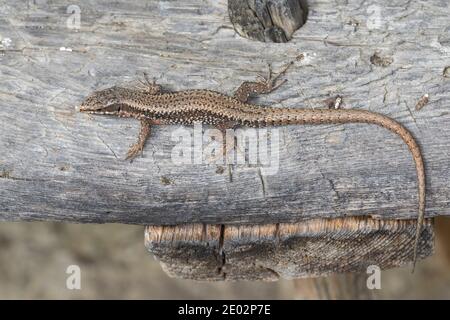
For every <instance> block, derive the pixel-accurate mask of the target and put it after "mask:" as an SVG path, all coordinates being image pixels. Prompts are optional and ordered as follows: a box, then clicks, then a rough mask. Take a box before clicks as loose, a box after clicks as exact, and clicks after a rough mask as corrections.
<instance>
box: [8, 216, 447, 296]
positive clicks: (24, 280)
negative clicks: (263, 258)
mask: <svg viewBox="0 0 450 320" xmlns="http://www.w3.org/2000/svg"><path fill="white" fill-rule="evenodd" d="M435 229H436V252H435V255H434V256H432V257H430V258H428V259H427V260H425V261H421V262H420V263H419V264H418V267H417V268H416V272H415V273H414V274H411V268H410V267H406V268H401V269H395V270H387V271H383V272H382V274H381V290H372V294H373V297H374V298H380V299H389V298H395V299H418V298H423V299H450V219H449V218H437V219H436V220H435ZM0 248H1V250H0V299H303V298H311V296H310V295H308V294H306V293H305V290H307V288H310V287H311V283H312V282H311V280H308V279H306V280H304V279H300V280H295V281H293V280H281V281H277V282H269V283H264V282H235V283H230V282H222V283H220V282H215V283H211V282H196V281H189V280H180V279H172V278H169V277H168V276H167V275H166V274H165V273H164V272H163V271H162V270H161V268H160V266H159V263H158V262H157V261H156V260H155V259H154V258H153V256H152V255H151V254H149V253H148V252H147V251H146V249H145V247H144V227H143V226H129V225H118V224H116V225H114V224H107V225H81V224H79V225H77V224H67V223H38V222H32V223H27V222H10V223H0ZM74 264H75V265H78V266H80V268H81V290H68V289H67V288H66V279H67V277H68V275H67V274H66V269H67V267H68V266H69V265H74ZM349 279H351V278H348V276H345V275H340V276H333V277H331V278H328V279H327V278H321V279H318V280H315V281H319V282H320V281H321V282H322V283H324V282H329V281H334V282H335V283H336V281H337V282H339V281H340V282H341V286H342V287H343V289H342V290H346V289H345V282H346V281H347V282H348V281H350V280H349ZM314 283H318V282H314ZM342 283H344V285H342ZM341 296H342V295H341Z"/></svg>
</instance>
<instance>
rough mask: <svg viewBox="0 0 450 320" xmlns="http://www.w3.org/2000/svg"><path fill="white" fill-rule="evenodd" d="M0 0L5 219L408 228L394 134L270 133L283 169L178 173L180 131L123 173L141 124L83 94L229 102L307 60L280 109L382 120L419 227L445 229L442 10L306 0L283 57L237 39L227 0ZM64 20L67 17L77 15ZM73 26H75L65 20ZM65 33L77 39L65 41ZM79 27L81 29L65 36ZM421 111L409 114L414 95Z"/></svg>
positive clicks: (275, 98)
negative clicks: (135, 92) (413, 151)
mask: <svg viewBox="0 0 450 320" xmlns="http://www.w3.org/2000/svg"><path fill="white" fill-rule="evenodd" d="M72 4H73V2H72V1H52V2H47V1H44V0H42V1H35V2H17V1H2V6H1V9H0V35H1V37H2V40H1V45H2V47H1V48H0V49H1V52H0V73H1V77H0V88H1V89H0V119H1V123H2V125H1V126H0V136H1V139H0V154H1V157H0V208H1V210H0V220H58V221H76V222H97V223H102V222H121V223H133V224H152V225H175V224H179V223H211V224H223V223H235V224H245V223H251V224H258V223H266V224H267V223H279V222H297V221H301V220H308V219H312V218H331V217H332V218H338V217H343V216H368V215H370V216H373V217H377V218H387V219H414V218H416V216H417V184H416V173H415V170H414V164H413V161H412V159H411V156H410V154H409V152H408V150H407V148H406V146H405V145H404V144H403V143H402V141H401V140H400V139H399V138H398V137H396V136H395V135H394V134H392V133H389V132H387V131H386V130H383V129H382V128H378V127H375V126H369V125H325V126H315V127H311V126H290V127H285V128H281V129H280V131H279V132H280V150H279V153H278V154H279V170H278V173H277V174H276V175H272V176H262V175H261V170H260V167H259V166H254V165H236V166H233V167H232V168H231V170H230V171H229V170H228V167H221V166H217V165H216V164H198V165H182V166H180V165H175V164H173V163H172V161H171V159H170V154H171V151H172V148H173V146H174V145H175V142H172V141H171V133H172V132H173V131H174V129H176V128H175V127H159V128H155V130H153V135H152V139H151V141H150V143H149V144H148V145H147V148H146V149H145V151H144V156H143V157H142V158H139V159H137V160H136V161H134V162H133V163H132V164H130V163H128V162H126V161H123V157H124V156H125V153H126V150H127V149H128V147H129V145H130V144H132V143H133V142H134V141H135V139H136V135H137V131H138V127H139V123H137V122H136V121H133V120H130V119H116V118H111V119H109V118H105V117H88V116H86V115H83V114H80V113H79V112H78V111H77V109H76V106H77V105H78V104H79V103H80V102H81V100H82V99H83V98H84V97H85V96H86V95H88V94H89V93H90V92H91V91H92V90H95V89H99V88H104V87H108V86H112V85H115V84H124V83H126V82H131V81H132V80H136V79H137V78H139V77H141V76H142V73H143V72H144V71H145V72H147V73H149V74H150V76H155V77H156V78H157V81H158V82H159V83H161V84H162V85H163V86H164V87H165V88H166V89H170V90H177V89H186V88H209V89H213V90H220V91H222V92H229V93H231V92H232V91H233V90H234V89H235V88H236V87H237V86H238V85H239V84H240V83H241V82H242V81H244V80H251V79H254V78H255V77H256V75H257V73H261V72H264V71H265V70H266V65H267V63H268V62H270V63H273V64H274V66H275V67H276V68H277V67H279V66H281V65H282V64H284V63H285V62H287V61H289V60H293V59H295V58H296V57H298V56H300V55H302V57H303V59H300V60H301V61H297V63H296V66H295V68H293V69H292V70H291V72H290V73H289V74H288V76H287V78H288V80H289V82H288V83H287V84H285V85H284V86H283V87H281V88H280V89H279V90H278V91H277V92H275V93H273V94H271V95H270V96H267V97H261V98H260V99H258V100H256V101H257V102H260V103H263V104H270V103H277V104H278V105H280V106H286V107H308V108H313V107H314V108H322V107H326V105H327V103H329V102H327V101H328V100H327V99H329V98H330V97H334V96H336V95H341V96H342V97H343V107H344V108H350V107H351V108H361V109H367V110H373V111H377V112H380V113H383V114H387V115H389V116H391V117H393V118H395V119H396V120H398V121H400V122H401V123H403V124H404V125H405V126H406V127H408V129H410V130H411V131H412V132H413V133H414V134H415V136H416V137H417V139H418V141H419V143H420V144H421V146H422V150H423V154H424V157H425V162H426V169H427V176H428V180H427V183H428V186H427V187H428V197H427V216H428V217H431V216H434V215H448V214H449V212H450V211H449V208H450V200H449V199H450V186H449V184H448V180H449V171H448V159H449V149H450V148H449V146H450V128H449V126H448V123H449V120H450V113H449V111H448V106H449V105H450V82H449V78H448V77H446V76H445V74H446V73H445V71H444V70H445V68H446V67H448V66H450V56H449V53H450V41H449V36H448V13H449V7H448V6H449V5H448V2H447V1H441V0H431V1H426V2H417V1H374V0H372V1H365V2H364V3H359V2H346V1H337V2H336V1H331V2H330V1H323V0H320V1H319V0H311V1H308V4H309V15H308V21H307V23H306V24H305V25H304V26H303V27H302V28H300V29H299V30H298V31H297V32H296V33H295V34H294V36H293V38H292V40H291V41H290V42H288V43H286V44H274V43H261V42H257V41H249V40H247V39H243V38H242V37H240V36H238V35H237V34H236V33H235V31H234V30H233V28H232V26H231V24H230V22H229V18H228V13H227V3H226V1H217V2H216V1H213V2H208V3H205V2H204V1H194V0H187V1H170V2H166V1H161V2H160V1H133V2H114V3H113V4H112V3H111V2H110V1H100V0H98V1H94V0H92V1H86V2H83V3H82V4H80V10H81V16H80V18H81V19H80V23H81V24H80V28H79V29H77V28H72V27H74V24H73V22H76V21H77V20H76V19H71V18H70V14H68V13H66V12H67V8H68V6H69V5H72ZM71 12H76V10H75V11H71ZM68 19H69V24H68V22H67V20H68ZM68 26H71V28H68ZM75 26H76V23H75ZM426 93H428V94H429V102H428V104H427V105H425V106H424V107H423V108H422V109H421V110H420V111H416V110H415V109H414V107H415V105H416V103H417V101H418V100H419V99H420V97H422V96H423V95H424V94H426Z"/></svg>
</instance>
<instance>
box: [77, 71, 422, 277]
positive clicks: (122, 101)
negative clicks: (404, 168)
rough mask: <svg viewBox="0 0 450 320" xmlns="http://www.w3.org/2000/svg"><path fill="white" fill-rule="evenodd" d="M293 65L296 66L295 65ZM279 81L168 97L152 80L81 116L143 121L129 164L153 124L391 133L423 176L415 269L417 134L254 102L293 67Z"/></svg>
mask: <svg viewBox="0 0 450 320" xmlns="http://www.w3.org/2000/svg"><path fill="white" fill-rule="evenodd" d="M291 64H292V63H291ZM291 64H288V65H287V67H285V68H284V69H283V71H281V72H280V73H278V74H277V75H276V76H273V75H272V72H271V70H270V68H269V75H268V76H267V78H263V79H261V80H259V81H256V82H248V81H246V82H244V83H242V84H241V86H240V87H239V88H238V89H237V90H236V92H235V93H234V95H233V96H227V95H225V94H222V93H219V92H216V91H211V90H185V91H178V92H162V90H161V86H160V85H158V84H156V83H155V82H152V83H151V82H150V81H148V79H147V77H146V80H147V83H146V87H145V88H138V89H129V88H122V87H111V88H108V89H104V90H100V91H95V92H94V93H92V94H91V95H90V96H89V97H87V98H86V100H85V101H84V102H83V103H82V104H81V107H80V111H82V112H87V113H92V114H105V115H115V116H118V117H126V118H130V117H131V118H136V119H139V120H140V121H141V129H140V133H139V138H138V141H137V142H136V143H135V144H133V145H132V146H131V148H130V149H129V151H128V153H127V159H132V158H134V157H136V156H137V155H138V154H139V153H140V152H142V150H143V148H144V145H145V142H146V140H147V138H148V137H149V135H150V128H151V126H152V125H165V124H181V125H190V124H193V123H194V122H200V123H203V124H210V125H214V126H217V127H218V128H220V129H222V130H223V129H224V128H232V127H234V126H249V127H265V126H281V125H293V124H327V123H328V124H334V123H336V124H337V123H369V124H376V125H379V126H381V127H383V128H386V129H388V130H390V131H392V132H394V133H396V134H397V135H399V136H400V137H401V138H402V139H403V141H404V142H405V143H406V144H407V145H408V147H409V150H410V151H411V153H412V156H413V158H414V162H415V165H416V171H417V181H418V190H419V210H418V218H417V227H416V234H415V245H414V258H413V270H414V266H415V264H416V260H417V254H418V246H419V240H420V235H421V231H422V226H423V222H424V217H425V169H424V163H423V159H422V154H421V151H420V148H419V145H418V144H417V142H416V140H415V139H414V137H413V136H412V134H411V133H410V132H409V131H408V130H407V129H406V128H405V127H404V126H403V125H401V124H400V123H398V122H397V121H395V120H393V119H391V118H389V117H387V116H385V115H382V114H379V113H375V112H371V111H366V110H356V109H300V108H299V109H297V108H274V107H266V106H259V105H254V104H250V103H248V99H249V97H250V96H251V95H257V94H263V93H270V92H272V91H273V90H275V89H276V88H278V87H279V86H280V85H282V84H283V83H284V82H285V81H286V80H284V81H280V82H278V83H277V80H278V79H279V77H280V76H281V75H282V74H284V73H285V72H286V70H287V68H288V67H289V66H290V65H291Z"/></svg>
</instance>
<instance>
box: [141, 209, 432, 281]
mask: <svg viewBox="0 0 450 320" xmlns="http://www.w3.org/2000/svg"><path fill="white" fill-rule="evenodd" d="M414 234H415V221H414V220H383V221H380V220H375V219H371V218H341V219H314V220H309V221H305V222H301V223H289V224H283V223H281V224H266V225H226V226H225V225H205V224H187V225H178V226H147V227H146V231H145V245H146V247H147V248H148V250H149V251H150V252H151V253H152V254H154V255H155V257H156V258H157V259H158V260H159V261H160V263H161V266H162V268H163V269H164V270H165V271H166V273H167V274H169V275H170V276H172V277H179V278H184V279H195V280H217V281H220V280H265V281H273V280H278V279H279V278H280V277H281V278H286V279H293V278H305V277H318V276H325V275H329V274H333V273H345V272H355V273H366V271H367V268H368V267H369V266H373V265H374V266H377V267H379V268H380V269H388V268H393V267H398V266H403V265H405V264H407V263H409V262H411V260H412V257H413V248H414ZM433 248H434V232H433V228H432V222H431V221H430V220H428V221H427V222H426V224H425V227H424V231H423V233H422V239H421V242H420V247H419V256H420V257H421V258H425V257H427V256H429V255H431V254H432V253H433Z"/></svg>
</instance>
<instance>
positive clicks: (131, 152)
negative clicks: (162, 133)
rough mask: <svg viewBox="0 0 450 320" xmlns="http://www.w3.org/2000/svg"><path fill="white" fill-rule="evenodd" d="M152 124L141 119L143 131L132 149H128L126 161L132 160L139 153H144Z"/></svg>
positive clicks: (141, 130)
mask: <svg viewBox="0 0 450 320" xmlns="http://www.w3.org/2000/svg"><path fill="white" fill-rule="evenodd" d="M151 125H152V122H151V121H150V120H147V119H141V129H140V131H139V138H138V141H137V142H136V143H135V144H133V145H131V147H130V149H128V152H127V156H126V158H125V160H132V159H133V158H135V157H136V156H137V155H138V154H139V153H142V151H143V150H144V146H145V142H146V141H147V139H148V137H149V136H150V131H151Z"/></svg>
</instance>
